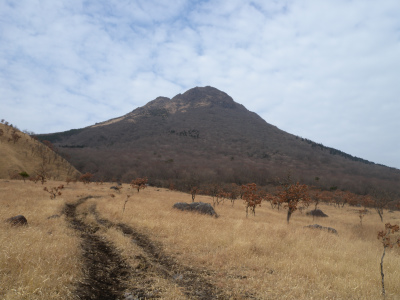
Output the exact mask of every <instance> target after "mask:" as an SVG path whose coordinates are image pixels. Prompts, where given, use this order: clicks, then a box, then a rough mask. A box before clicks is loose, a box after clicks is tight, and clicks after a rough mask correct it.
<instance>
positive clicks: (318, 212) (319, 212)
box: [307, 209, 328, 218]
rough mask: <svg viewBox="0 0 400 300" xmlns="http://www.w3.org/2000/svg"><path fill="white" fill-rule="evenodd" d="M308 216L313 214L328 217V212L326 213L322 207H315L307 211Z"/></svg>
mask: <svg viewBox="0 0 400 300" xmlns="http://www.w3.org/2000/svg"><path fill="white" fill-rule="evenodd" d="M307 216H313V217H322V218H326V217H328V215H327V214H325V213H324V212H323V211H322V210H320V209H314V210H311V211H308V212H307Z"/></svg>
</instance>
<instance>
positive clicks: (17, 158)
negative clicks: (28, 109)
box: [0, 123, 80, 180]
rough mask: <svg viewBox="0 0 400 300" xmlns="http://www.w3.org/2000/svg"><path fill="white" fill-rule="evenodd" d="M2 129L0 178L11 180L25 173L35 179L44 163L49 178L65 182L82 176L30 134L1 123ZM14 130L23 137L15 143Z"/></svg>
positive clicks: (0, 137)
mask: <svg viewBox="0 0 400 300" xmlns="http://www.w3.org/2000/svg"><path fill="white" fill-rule="evenodd" d="M0 129H1V130H3V135H2V136H0V178H2V179H10V178H11V177H12V176H13V175H16V174H18V173H21V172H23V171H25V172H27V173H28V174H29V175H30V176H31V177H34V176H35V175H36V173H37V172H38V170H39V169H40V165H43V161H44V162H45V166H44V167H45V169H46V171H47V174H48V177H49V178H52V179H56V180H65V179H66V178H67V177H71V178H75V177H77V176H78V175H79V174H80V173H79V172H78V171H77V170H76V169H75V168H74V167H73V166H72V165H71V164H69V163H68V162H67V161H66V160H65V159H63V158H62V157H61V156H59V155H58V154H57V153H55V152H54V151H52V150H50V149H49V148H48V147H46V146H45V145H43V144H42V143H40V142H39V141H37V140H35V139H33V138H32V137H31V136H29V135H28V134H26V133H23V132H21V131H19V130H17V129H14V128H11V127H10V126H7V125H4V124H1V123H0ZM13 130H16V131H17V134H18V135H19V136H21V138H20V139H18V141H16V142H15V143H14V141H12V140H9V139H10V138H11V134H12V132H13ZM21 179H22V177H21Z"/></svg>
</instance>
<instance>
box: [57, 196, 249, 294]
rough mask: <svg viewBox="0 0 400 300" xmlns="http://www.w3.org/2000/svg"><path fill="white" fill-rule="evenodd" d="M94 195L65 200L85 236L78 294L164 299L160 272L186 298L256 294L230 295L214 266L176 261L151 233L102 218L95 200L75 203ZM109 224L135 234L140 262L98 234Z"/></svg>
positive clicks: (73, 221) (68, 212) (72, 220)
mask: <svg viewBox="0 0 400 300" xmlns="http://www.w3.org/2000/svg"><path fill="white" fill-rule="evenodd" d="M91 198H94V197H93V196H87V197H84V198H81V199H79V200H78V201H77V202H76V203H73V204H66V206H65V208H64V213H65V214H66V217H67V221H68V222H69V223H70V225H71V226H72V227H73V228H74V229H75V230H77V231H78V232H80V234H81V239H82V243H81V245H82V253H83V254H82V255H83V258H84V262H85V266H84V268H85V273H86V278H85V279H84V282H82V283H81V284H80V285H79V286H78V288H77V291H76V293H77V297H78V298H79V299H85V300H86V299H121V300H122V299H125V300H128V299H129V300H140V299H160V297H161V295H160V292H161V290H162V288H161V289H158V288H157V284H156V282H157V278H163V279H164V280H167V282H170V283H171V285H173V286H175V285H176V286H179V287H180V288H181V290H182V292H183V293H184V294H185V295H186V296H187V298H188V299H198V300H211V299H255V298H253V297H252V296H251V295H243V297H239V298H237V297H230V296H228V293H226V292H225V291H223V290H222V289H220V288H218V287H216V286H215V285H213V284H212V283H211V281H210V279H209V278H210V275H211V273H210V272H208V271H206V270H197V269H195V268H192V267H188V266H185V265H182V264H180V263H178V262H177V261H176V260H175V259H174V258H172V257H170V256H168V255H166V254H165V253H164V252H163V250H162V247H161V245H158V244H156V243H154V242H152V241H151V240H150V238H149V237H148V236H147V235H145V234H143V233H140V232H138V230H136V229H135V228H133V227H131V226H128V225H127V224H123V223H113V222H111V221H110V220H107V219H104V218H102V217H101V216H100V214H99V212H98V211H97V210H96V205H95V204H94V205H92V206H91V207H90V208H89V211H86V212H85V213H82V214H81V215H78V214H77V212H76V210H77V207H78V206H79V205H81V204H83V203H84V202H86V201H87V200H88V199H91ZM87 213H90V214H93V216H94V217H95V220H96V223H97V225H93V223H92V225H89V224H87V223H85V222H84V219H85V217H84V216H85V214H87ZM96 223H94V224H96ZM111 227H113V228H115V229H117V230H119V231H121V232H122V233H123V234H124V235H125V236H128V237H129V238H131V241H132V243H134V244H135V245H136V246H138V247H139V248H140V249H141V252H142V254H140V253H138V254H137V255H136V256H135V257H134V258H135V261H136V262H138V264H137V265H136V266H132V265H131V266H130V265H128V263H127V262H126V261H125V260H124V258H123V257H122V256H121V255H120V254H119V253H118V251H117V250H116V248H115V247H114V246H113V245H112V243H111V242H109V241H107V240H106V239H105V238H104V236H101V235H99V234H96V232H97V231H98V230H99V229H100V228H103V229H106V230H107V229H108V228H111ZM128 282H129V284H128Z"/></svg>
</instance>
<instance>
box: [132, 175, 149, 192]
mask: <svg viewBox="0 0 400 300" xmlns="http://www.w3.org/2000/svg"><path fill="white" fill-rule="evenodd" d="M148 181H149V180H148V179H147V177H144V178H136V179H134V180H132V181H131V187H132V188H134V189H137V191H138V193H139V191H140V190H143V189H145V188H146V187H147V182H148Z"/></svg>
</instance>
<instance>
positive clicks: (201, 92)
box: [171, 86, 236, 108]
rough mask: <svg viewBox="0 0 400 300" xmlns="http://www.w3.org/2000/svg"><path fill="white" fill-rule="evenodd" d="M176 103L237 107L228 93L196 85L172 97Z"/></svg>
mask: <svg viewBox="0 0 400 300" xmlns="http://www.w3.org/2000/svg"><path fill="white" fill-rule="evenodd" d="M171 100H172V101H173V102H175V103H179V102H180V103H184V104H186V105H187V104H191V105H194V106H198V105H201V106H206V105H219V106H223V107H224V108H235V107H236V103H235V101H233V99H232V97H230V96H229V95H228V94H226V93H224V92H222V91H220V90H218V89H216V88H214V87H211V86H205V87H195V88H192V89H190V90H187V91H186V92H185V93H183V94H178V95H176V96H175V97H173V98H172V99H171Z"/></svg>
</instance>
